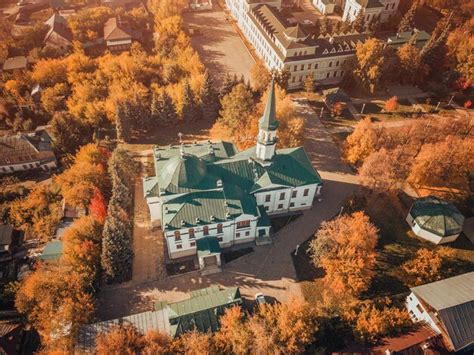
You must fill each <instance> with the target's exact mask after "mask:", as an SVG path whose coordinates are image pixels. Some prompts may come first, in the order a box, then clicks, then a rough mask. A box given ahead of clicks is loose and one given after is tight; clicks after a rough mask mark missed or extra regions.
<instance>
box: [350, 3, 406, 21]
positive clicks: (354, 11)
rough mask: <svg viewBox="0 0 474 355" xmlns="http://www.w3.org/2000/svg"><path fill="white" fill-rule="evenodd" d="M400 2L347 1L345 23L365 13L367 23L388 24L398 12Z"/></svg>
mask: <svg viewBox="0 0 474 355" xmlns="http://www.w3.org/2000/svg"><path fill="white" fill-rule="evenodd" d="M398 3H399V0H346V2H345V4H344V12H343V15H342V20H343V21H350V22H352V21H354V20H355V19H356V18H357V16H358V14H359V12H360V11H363V13H364V15H365V22H366V23H370V22H372V21H380V22H387V21H389V20H390V18H391V17H392V16H393V15H394V14H395V13H396V12H397V9H398Z"/></svg>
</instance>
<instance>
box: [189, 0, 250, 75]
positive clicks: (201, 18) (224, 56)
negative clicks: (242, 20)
mask: <svg viewBox="0 0 474 355" xmlns="http://www.w3.org/2000/svg"><path fill="white" fill-rule="evenodd" d="M225 16H226V15H225V13H224V11H223V10H222V9H221V8H220V7H219V6H218V5H214V9H213V10H212V11H205V12H187V13H185V14H184V23H185V25H186V26H189V27H190V28H192V29H194V30H198V31H197V32H196V34H195V35H192V36H191V44H192V46H193V47H194V49H196V51H197V52H198V53H199V55H200V56H201V60H202V61H203V63H204V65H205V66H206V68H208V69H209V71H210V72H211V74H213V76H214V77H215V78H216V82H217V83H218V84H219V83H220V82H221V80H222V79H223V78H224V76H225V75H226V74H227V73H229V74H237V76H238V77H239V78H240V76H241V75H244V76H245V78H246V79H250V69H251V68H252V66H253V64H254V60H253V58H252V56H251V55H250V53H249V52H248V50H247V47H245V45H244V44H243V43H242V41H241V39H240V37H239V35H238V34H237V33H236V32H235V31H234V29H233V28H232V26H231V25H230V23H229V22H227V21H226V19H225Z"/></svg>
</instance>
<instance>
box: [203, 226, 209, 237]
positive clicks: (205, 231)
mask: <svg viewBox="0 0 474 355" xmlns="http://www.w3.org/2000/svg"><path fill="white" fill-rule="evenodd" d="M202 234H204V235H209V227H208V226H204V227H203V228H202Z"/></svg>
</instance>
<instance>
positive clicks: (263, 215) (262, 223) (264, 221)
mask: <svg viewBox="0 0 474 355" xmlns="http://www.w3.org/2000/svg"><path fill="white" fill-rule="evenodd" d="M258 212H259V213H260V218H259V219H258V222H257V227H270V226H271V223H270V218H268V214H267V211H265V208H264V207H263V206H258Z"/></svg>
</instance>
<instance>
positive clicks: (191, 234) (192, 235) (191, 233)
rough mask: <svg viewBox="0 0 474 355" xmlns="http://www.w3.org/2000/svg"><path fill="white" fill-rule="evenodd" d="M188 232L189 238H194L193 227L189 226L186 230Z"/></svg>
mask: <svg viewBox="0 0 474 355" xmlns="http://www.w3.org/2000/svg"><path fill="white" fill-rule="evenodd" d="M188 233H189V238H194V228H190V229H189V230H188Z"/></svg>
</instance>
